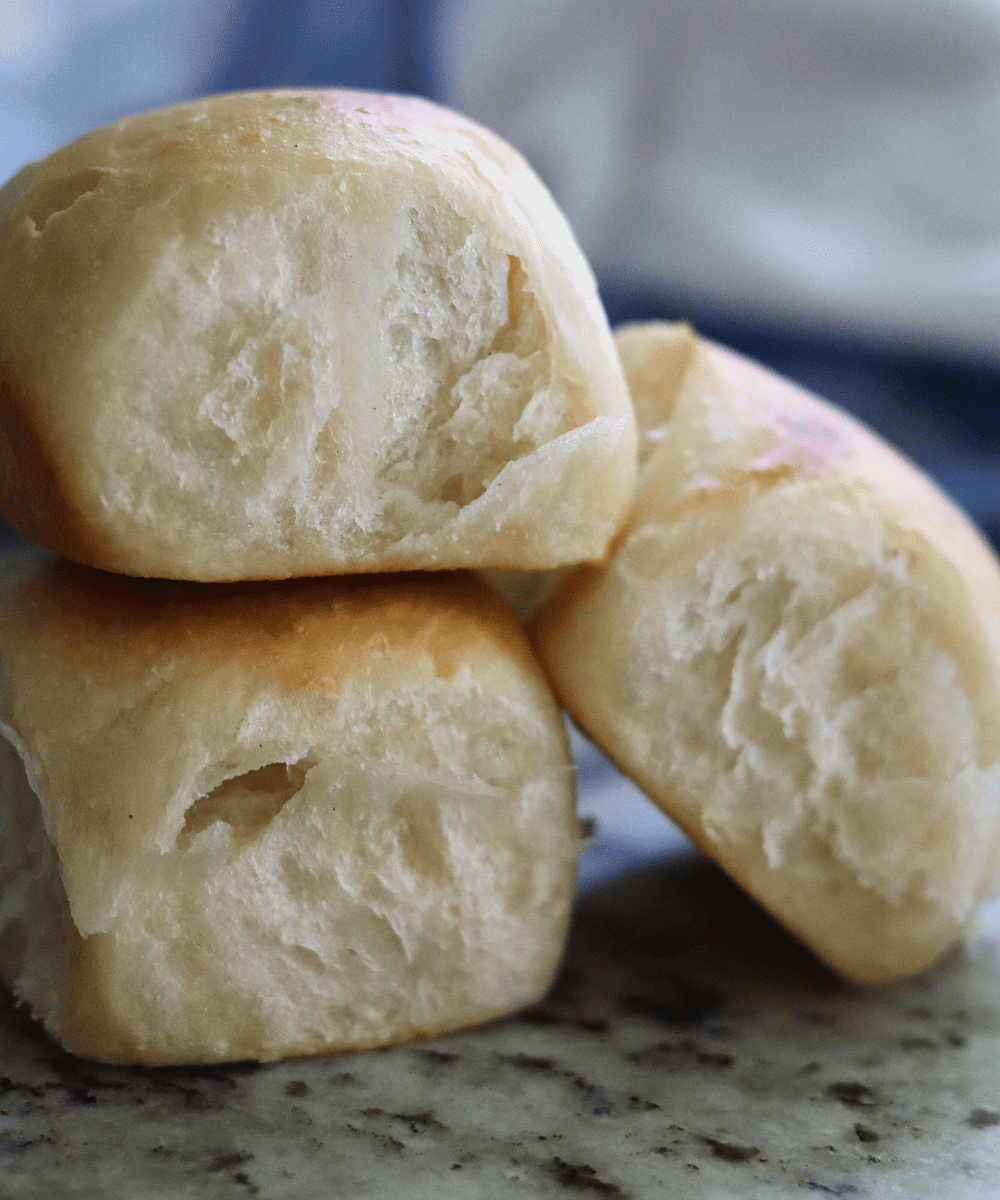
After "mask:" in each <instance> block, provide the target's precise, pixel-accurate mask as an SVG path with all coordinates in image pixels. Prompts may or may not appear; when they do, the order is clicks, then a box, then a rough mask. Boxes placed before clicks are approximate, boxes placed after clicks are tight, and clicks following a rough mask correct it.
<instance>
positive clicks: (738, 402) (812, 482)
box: [533, 325, 1000, 981]
mask: <svg viewBox="0 0 1000 1200" xmlns="http://www.w3.org/2000/svg"><path fill="white" fill-rule="evenodd" d="M619 344H620V346H621V348H622V357H623V361H624V362H625V364H626V369H627V372H628V375H629V379H630V385H631V386H632V388H633V391H634V392H637V393H639V394H641V395H643V396H644V397H645V400H644V401H643V405H642V406H641V408H642V411H643V412H644V413H645V415H644V417H643V426H644V428H643V435H645V434H646V433H647V432H648V431H649V430H650V429H651V430H653V431H654V432H655V433H656V434H657V436H656V438H655V439H653V440H654V442H655V443H656V444H655V445H654V446H653V447H652V449H650V450H649V451H648V452H645V453H644V462H643V466H642V469H641V470H642V473H641V476H640V488H639V493H638V496H637V499H636V503H635V507H634V509H633V513H632V516H631V518H630V520H629V523H628V525H627V527H626V531H625V533H624V534H623V535H622V537H621V539H620V540H619V542H618V544H617V545H616V547H615V549H614V551H613V554H612V557H611V560H610V562H609V564H608V565H607V566H606V567H596V566H593V567H583V568H580V569H579V570H578V571H577V572H575V573H574V574H573V575H572V576H571V577H570V579H569V581H568V582H567V583H566V584H565V585H564V586H563V587H562V588H561V589H558V590H557V591H556V592H555V594H554V595H553V596H552V597H551V598H550V599H549V600H548V601H547V602H546V604H545V605H544V606H543V608H542V610H541V612H540V614H539V615H538V616H537V617H536V620H535V623H534V625H533V636H534V639H535V642H536V645H537V646H538V648H539V650H540V653H541V654H542V657H543V660H544V662H545V664H546V666H547V669H548V670H549V672H550V675H551V678H552V679H553V681H554V683H555V685H556V687H557V689H558V691H559V693H560V695H561V696H562V698H563V700H564V702H565V703H566V705H567V707H568V708H569V709H570V711H571V713H572V714H573V716H574V718H575V719H576V720H577V721H578V722H579V723H580V725H581V726H582V727H583V728H584V729H585V730H586V731H587V732H588V733H590V734H591V736H593V737H594V739H595V740H596V741H597V742H598V744H599V745H600V746H601V747H602V749H604V751H605V752H606V753H607V754H609V756H611V757H612V758H613V759H615V761H617V762H618V763H619V765H620V766H621V767H622V768H623V769H624V770H625V771H626V772H627V773H628V774H630V775H631V776H632V777H633V778H634V779H635V780H636V782H637V783H639V784H640V786H642V787H643V788H644V789H645V790H646V791H647V792H648V794H649V795H650V796H652V797H653V798H654V799H655V800H656V801H657V802H658V803H659V804H660V805H661V806H662V807H663V808H664V809H665V811H666V812H667V813H668V815H670V816H671V817H673V818H674V819H675V820H676V821H677V822H678V823H679V824H680V825H681V826H682V827H683V828H684V829H685V830H686V832H687V833H688V834H689V835H690V836H691V837H692V838H694V840H696V841H697V842H698V843H699V844H700V845H701V846H702V847H703V848H704V849H705V850H706V851H707V852H708V853H709V854H710V855H712V856H713V857H714V858H715V859H716V860H717V861H718V862H719V863H720V864H721V865H722V866H723V867H724V868H725V869H727V870H728V871H729V872H730V873H731V874H732V875H733V876H734V877H735V878H736V879H737V880H739V881H740V882H741V883H743V885H744V886H745V887H747V889H748V890H749V891H751V892H752V893H753V894H754V895H755V896H756V897H757V898H758V899H759V900H761V902H762V903H763V904H764V905H765V906H767V907H768V908H770V909H771V911H772V912H773V913H774V914H775V915H776V916H777V917H778V919H779V920H781V921H782V922H784V923H785V924H786V925H787V926H788V927H789V929H791V930H792V931H793V932H795V933H796V934H798V936H800V937H801V938H802V939H803V940H804V941H805V942H806V943H807V944H808V945H810V946H811V947H812V948H813V949H814V951H815V952H816V953H817V954H818V955H819V956H820V957H821V958H823V959H825V960H826V961H827V962H828V963H830V964H831V965H832V966H834V967H835V968H836V969H838V970H839V971H841V972H842V973H844V974H845V975H848V976H850V977H852V978H855V979H858V980H860V981H874V980H880V979H886V978H891V977H893V976H896V975H900V974H905V973H907V972H911V971H915V970H918V969H920V968H921V967H922V966H925V965H926V964H927V963H928V962H930V961H931V960H932V959H933V958H934V957H936V956H937V955H938V954H939V953H940V952H941V951H942V950H943V949H944V948H945V947H946V946H947V945H948V944H949V943H950V942H951V941H953V940H954V939H955V937H957V936H958V935H959V934H960V933H961V931H962V929H963V928H964V927H965V924H966V923H967V921H968V920H969V918H970V916H971V914H972V912H973V909H974V907H975V905H976V904H977V903H978V901H979V900H980V899H982V898H984V897H985V896H987V895H989V894H991V893H992V892H993V891H994V890H995V888H996V887H997V886H998V867H1000V745H998V740H1000V704H998V678H1000V670H998V657H997V652H996V645H995V637H994V632H993V631H994V629H995V627H996V621H995V618H994V616H993V611H995V610H996V608H997V605H998V601H1000V573H998V570H997V566H996V563H995V560H993V558H992V555H991V554H990V553H989V551H988V550H987V549H986V548H985V546H983V544H982V543H981V541H980V540H979V539H978V537H977V536H976V534H975V533H974V531H973V530H972V529H971V527H970V526H969V525H968V523H967V522H966V521H965V520H964V518H962V516H961V514H959V513H958V512H957V510H955V509H954V507H953V506H952V505H950V503H949V502H948V501H946V500H945V499H944V498H943V497H942V496H941V495H940V494H939V493H938V492H937V491H936V490H935V489H934V488H933V487H932V485H931V484H930V483H929V482H928V481H927V480H925V479H924V478H923V477H922V476H920V475H919V474H918V473H917V472H916V471H915V470H913V469H912V468H910V467H909V465H908V464H906V463H904V462H903V461H902V460H901V459H899V458H898V456H895V455H894V454H893V453H892V452H891V451H890V450H889V449H888V448H887V447H885V446H883V445H882V444H881V443H879V442H878V441H877V440H876V439H875V438H874V437H873V436H872V435H870V434H869V433H867V431H865V430H863V429H862V428H861V427H860V426H858V425H857V424H856V423H855V422H853V421H852V420H850V418H848V417H847V416H846V415H844V414H841V413H838V412H836V411H835V410H834V409H832V408H831V407H830V406H828V405H825V404H823V403H822V402H821V401H819V400H816V399H815V398H813V397H809V396H807V395H806V394H805V393H803V392H801V391H800V390H798V389H795V388H793V387H792V386H791V385H789V384H787V383H785V382H783V381H780V380H778V379H777V378H776V377H775V376H772V375H771V374H770V373H769V372H766V371H764V370H763V369H762V368H759V367H754V366H753V365H752V364H749V363H747V362H746V361H745V360H740V359H737V358H736V356H733V355H729V354H728V353H727V352H725V351H723V350H721V349H720V348H717V347H704V346H703V345H702V344H701V343H698V342H697V341H696V340H695V338H694V336H693V334H691V333H690V332H689V331H686V330H684V329H683V328H678V327H664V326H658V325H650V326H636V327H631V328H626V329H625V330H623V331H621V332H620V334H619ZM685 360H686V361H687V366H686V367H684V368H683V369H681V370H676V369H674V368H675V366H676V364H677V363H678V362H680V363H681V364H682V365H683V363H684V361H685ZM661 387H662V388H664V389H665V394H664V395H663V398H662V402H661V405H660V407H659V409H657V407H656V405H655V403H654V401H655V397H656V395H657V389H658V388H661ZM642 440H643V441H645V442H648V441H649V439H648V438H645V436H644V437H643V439H642ZM966 550H968V552H966ZM984 601H985V602H986V604H988V605H989V607H986V605H984V603H983V602H984Z"/></svg>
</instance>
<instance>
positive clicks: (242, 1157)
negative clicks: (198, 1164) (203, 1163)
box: [207, 1150, 253, 1171]
mask: <svg viewBox="0 0 1000 1200" xmlns="http://www.w3.org/2000/svg"><path fill="white" fill-rule="evenodd" d="M252 1158H253V1155H252V1154H251V1153H250V1152H249V1151H248V1150H236V1151H234V1152H233V1153H232V1154H220V1155H219V1156H218V1157H217V1158H214V1159H213V1160H212V1161H211V1162H210V1163H209V1165H208V1167H207V1170H209V1171H228V1170H229V1169H230V1168H231V1167H239V1166H242V1165H243V1163H245V1162H249V1161H250V1160H251V1159H252Z"/></svg>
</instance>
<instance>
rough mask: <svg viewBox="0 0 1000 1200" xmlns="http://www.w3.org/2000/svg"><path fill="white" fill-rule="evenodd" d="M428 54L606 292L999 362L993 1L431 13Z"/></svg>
mask: <svg viewBox="0 0 1000 1200" xmlns="http://www.w3.org/2000/svg"><path fill="white" fill-rule="evenodd" d="M439 48H440V60H439V71H440V90H441V92H442V98H443V99H444V100H445V102H446V103H450V104H453V105H454V106H455V107H457V108H459V109H461V110H462V111H464V112H466V113H467V114H469V115H470V116H472V117H474V118H475V119H477V120H479V121H481V122H482V123H483V124H485V125H487V126H489V127H490V128H492V129H494V130H495V131H496V132H498V133H500V134H502V135H503V136H505V137H506V138H507V139H508V140H509V141H511V142H512V143H513V144H514V145H515V146H517V147H518V148H519V149H520V150H521V151H522V152H523V153H525V154H526V155H527V157H528V158H529V160H530V161H532V163H533V164H534V165H535V166H536V168H537V169H538V170H539V171H540V173H541V174H542V175H543V177H544V178H545V179H546V181H547V182H548V183H549V185H550V187H551V188H552V190H553V192H554V193H555V196H556V198H557V200H559V202H560V203H561V204H562V206H563V207H564V209H565V211H566V213H567V215H568V216H569V219H570V223H571V224H572V225H573V227H574V229H575V230H576V232H577V235H578V237H579V238H580V241H581V243H582V245H583V247H584V250H585V251H586V252H587V254H588V255H589V256H590V258H591V260H592V262H593V263H594V264H595V267H596V268H597V270H598V272H599V273H600V274H602V275H603V276H604V277H605V278H608V279H610V280H615V281H625V282H633V283H639V284H643V285H647V286H650V287H653V288H655V289H658V290H660V291H663V292H665V293H667V294H669V295H670V296H671V297H672V298H675V299H679V300H680V301H681V302H688V303H690V304H691V305H692V306H695V305H698V306H710V307H713V308H716V309H720V310H725V311H731V312H743V313H746V314H750V315H754V316H765V317H768V318H776V319H780V320H783V321H786V322H787V321H790V322H793V323H798V324H800V325H802V326H806V327H810V326H811V327H815V328H822V329H832V330H836V331H842V332H849V333H852V334H855V335H860V336H863V337H869V338H872V339H873V340H875V341H878V342H882V343H883V344H884V343H890V344H891V343H894V342H895V343H906V342H910V343H913V342H918V343H920V344H921V345H923V346H925V347H927V348H929V349H935V350H944V351H949V350H951V351H958V352H966V353H970V352H971V353H973V354H976V355H987V356H989V355H995V354H996V353H997V351H998V349H1000V0H753V2H751V3H748V2H747V0H660V2H658V0H617V2H616V3H615V4H607V3H605V2H604V0H504V2H503V3H495V2H492V0H444V4H443V8H442V10H441V14H440V26H439Z"/></svg>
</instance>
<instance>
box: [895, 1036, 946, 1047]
mask: <svg viewBox="0 0 1000 1200" xmlns="http://www.w3.org/2000/svg"><path fill="white" fill-rule="evenodd" d="M899 1048H900V1050H937V1048H938V1044H937V1042H933V1041H931V1039H930V1038H922V1037H915V1038H900V1039H899Z"/></svg>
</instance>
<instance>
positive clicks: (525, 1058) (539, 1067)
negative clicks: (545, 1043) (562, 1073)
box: [499, 1054, 556, 1072]
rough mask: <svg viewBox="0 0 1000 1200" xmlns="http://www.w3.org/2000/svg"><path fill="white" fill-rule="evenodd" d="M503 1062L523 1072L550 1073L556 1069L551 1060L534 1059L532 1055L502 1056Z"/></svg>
mask: <svg viewBox="0 0 1000 1200" xmlns="http://www.w3.org/2000/svg"><path fill="white" fill-rule="evenodd" d="M499 1058H500V1061H501V1062H505V1063H509V1064H510V1065H511V1066H512V1067H519V1068H520V1069H521V1070H522V1071H539V1072H548V1071H554V1070H555V1069H556V1064H555V1061H554V1060H553V1059H551V1058H532V1057H531V1055H530V1054H501V1055H500V1056H499Z"/></svg>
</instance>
